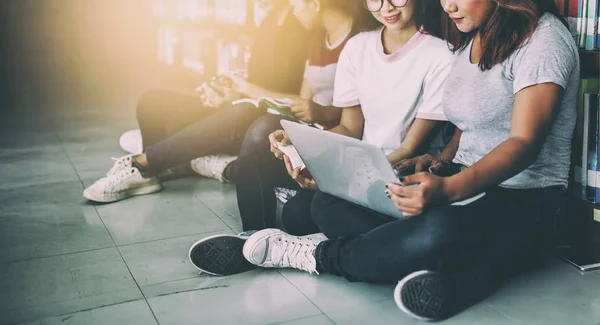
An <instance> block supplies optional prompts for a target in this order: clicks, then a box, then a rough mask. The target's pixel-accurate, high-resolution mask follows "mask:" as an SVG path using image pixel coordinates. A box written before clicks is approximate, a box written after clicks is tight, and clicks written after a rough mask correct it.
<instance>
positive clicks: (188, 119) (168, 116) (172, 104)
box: [136, 90, 216, 148]
mask: <svg viewBox="0 0 600 325" xmlns="http://www.w3.org/2000/svg"><path fill="white" fill-rule="evenodd" d="M215 112H216V109H215V108H209V107H205V106H203V105H202V101H201V100H200V96H198V95H197V94H193V93H188V92H180V91H173V90H151V91H149V92H147V93H145V94H144V95H142V97H141V98H140V100H139V101H138V103H137V111H136V113H137V121H138V125H139V127H140V131H141V133H142V139H143V142H144V143H143V145H144V148H147V147H149V146H151V145H153V144H155V143H157V142H160V141H162V140H165V139H166V138H168V137H169V136H171V135H173V134H176V133H177V132H179V131H181V130H183V129H184V128H186V127H187V126H189V125H190V124H193V123H195V122H198V121H200V120H202V119H204V118H206V117H208V116H210V115H212V114H214V113H215Z"/></svg>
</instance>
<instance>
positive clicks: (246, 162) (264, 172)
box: [231, 114, 319, 236]
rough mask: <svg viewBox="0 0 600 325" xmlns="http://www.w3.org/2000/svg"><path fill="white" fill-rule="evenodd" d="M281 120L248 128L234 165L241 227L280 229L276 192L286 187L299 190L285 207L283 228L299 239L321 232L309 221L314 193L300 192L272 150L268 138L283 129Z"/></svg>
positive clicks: (267, 118)
mask: <svg viewBox="0 0 600 325" xmlns="http://www.w3.org/2000/svg"><path fill="white" fill-rule="evenodd" d="M281 119H282V118H281V117H280V116H276V115H270V114H269V115H265V116H262V117H260V118H258V119H257V120H256V121H255V122H254V123H253V124H252V126H251V127H250V128H249V129H248V132H247V133H246V137H245V140H244V144H243V145H242V148H241V150H240V155H239V158H238V160H236V161H235V162H234V163H233V164H232V171H231V172H232V174H231V175H232V178H233V180H234V181H235V183H236V191H237V201H238V207H239V210H240V215H241V217H242V227H243V229H244V231H246V230H261V229H265V228H275V227H277V223H276V207H277V198H276V196H275V191H274V190H275V188H276V187H283V188H289V189H294V190H297V191H298V194H297V195H296V196H294V197H292V198H291V199H289V200H288V201H287V203H285V205H284V207H283V211H282V216H281V218H282V223H283V226H284V228H285V229H286V230H287V231H288V232H289V233H291V234H294V235H298V236H302V235H308V234H312V233H315V232H318V231H319V229H318V228H317V227H316V226H315V224H314V223H313V222H312V219H311V218H310V204H311V201H312V196H313V194H314V193H315V192H314V191H312V190H304V189H301V188H300V187H299V186H298V184H297V183H296V182H295V181H294V180H293V179H292V178H291V177H290V176H289V175H288V173H287V170H286V168H285V165H284V163H283V161H281V160H279V159H277V158H275V156H273V154H272V153H271V151H270V150H269V148H270V146H269V139H268V135H269V134H270V133H271V132H273V131H275V130H278V129H281V125H280V124H279V122H280V120H281Z"/></svg>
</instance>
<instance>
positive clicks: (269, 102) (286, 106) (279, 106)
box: [232, 97, 296, 119]
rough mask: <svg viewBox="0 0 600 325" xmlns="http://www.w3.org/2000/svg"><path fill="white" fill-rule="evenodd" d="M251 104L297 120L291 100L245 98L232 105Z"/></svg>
mask: <svg viewBox="0 0 600 325" xmlns="http://www.w3.org/2000/svg"><path fill="white" fill-rule="evenodd" d="M240 103H250V104H252V105H254V106H256V107H258V108H265V109H266V110H267V112H269V113H271V114H275V115H282V116H285V117H289V118H292V119H295V118H296V116H295V115H294V113H292V110H291V107H292V100H291V99H289V98H281V99H274V98H270V97H261V98H259V99H258V100H256V99H252V98H243V99H238V100H236V101H233V103H232V104H234V105H235V104H240Z"/></svg>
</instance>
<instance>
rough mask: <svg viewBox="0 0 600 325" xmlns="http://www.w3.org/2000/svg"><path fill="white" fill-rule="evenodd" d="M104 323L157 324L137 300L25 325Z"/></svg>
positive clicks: (144, 302) (148, 310) (101, 324)
mask: <svg viewBox="0 0 600 325" xmlns="http://www.w3.org/2000/svg"><path fill="white" fill-rule="evenodd" d="M104 324H115V325H117V324H148V325H150V324H157V322H156V319H154V316H152V312H151V311H150V308H148V304H147V303H146V301H144V300H137V301H132V302H127V303H123V304H118V305H113V306H109V307H103V308H95V309H92V310H88V311H83V312H79V313H74V314H67V315H62V316H56V317H51V318H46V319H42V320H39V321H35V322H31V323H27V324H26V325H104Z"/></svg>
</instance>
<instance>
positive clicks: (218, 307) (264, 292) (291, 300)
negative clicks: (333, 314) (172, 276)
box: [148, 270, 321, 325]
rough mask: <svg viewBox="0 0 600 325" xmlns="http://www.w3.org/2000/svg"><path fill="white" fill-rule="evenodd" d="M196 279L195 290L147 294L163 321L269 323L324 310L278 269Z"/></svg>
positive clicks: (302, 316)
mask: <svg viewBox="0 0 600 325" xmlns="http://www.w3.org/2000/svg"><path fill="white" fill-rule="evenodd" d="M270 271H272V270H270ZM184 281H185V282H186V283H190V282H191V281H190V280H184ZM197 283H198V285H197V286H196V288H197V289H196V290H194V291H187V292H179V293H173V294H167V295H162V296H156V297H152V298H148V302H149V303H150V306H151V307H152V310H153V311H154V313H155V315H156V317H157V318H158V321H159V322H160V323H161V324H164V325H169V324H198V322H199V321H200V320H201V321H202V323H203V324H235V323H240V322H243V323H244V324H248V325H250V324H270V323H277V322H283V321H287V320H295V319H298V318H304V317H308V316H312V315H319V314H321V313H320V311H319V310H318V309H317V308H316V307H315V306H314V305H313V304H312V303H311V302H310V301H309V300H308V299H306V297H304V296H303V295H302V293H300V292H299V291H298V290H297V289H296V288H294V287H293V286H292V285H291V284H290V283H289V282H288V281H287V280H286V279H285V278H283V277H282V276H281V275H280V274H279V273H277V272H247V273H245V274H243V275H239V276H235V277H226V278H216V277H213V278H211V279H206V280H204V281H203V279H202V278H199V279H198V281H197Z"/></svg>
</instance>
